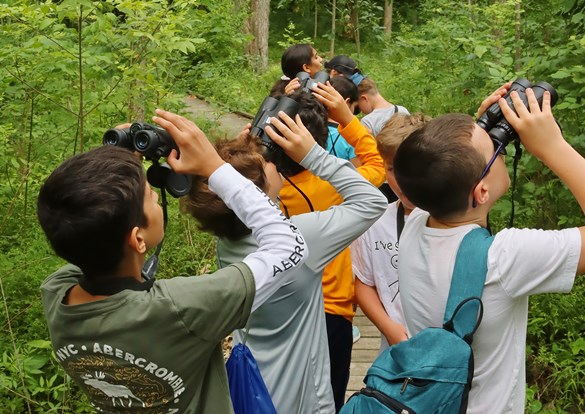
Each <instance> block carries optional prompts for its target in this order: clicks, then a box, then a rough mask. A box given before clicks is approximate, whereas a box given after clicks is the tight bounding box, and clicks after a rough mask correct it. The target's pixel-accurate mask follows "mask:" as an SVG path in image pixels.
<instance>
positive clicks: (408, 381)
mask: <svg viewBox="0 0 585 414" xmlns="http://www.w3.org/2000/svg"><path fill="white" fill-rule="evenodd" d="M430 382H431V381H429V380H422V379H416V378H412V377H408V378H406V379H405V380H404V382H403V383H402V387H400V394H404V391H406V387H408V384H412V385H413V386H415V387H424V386H425V385H427V384H429V383H430Z"/></svg>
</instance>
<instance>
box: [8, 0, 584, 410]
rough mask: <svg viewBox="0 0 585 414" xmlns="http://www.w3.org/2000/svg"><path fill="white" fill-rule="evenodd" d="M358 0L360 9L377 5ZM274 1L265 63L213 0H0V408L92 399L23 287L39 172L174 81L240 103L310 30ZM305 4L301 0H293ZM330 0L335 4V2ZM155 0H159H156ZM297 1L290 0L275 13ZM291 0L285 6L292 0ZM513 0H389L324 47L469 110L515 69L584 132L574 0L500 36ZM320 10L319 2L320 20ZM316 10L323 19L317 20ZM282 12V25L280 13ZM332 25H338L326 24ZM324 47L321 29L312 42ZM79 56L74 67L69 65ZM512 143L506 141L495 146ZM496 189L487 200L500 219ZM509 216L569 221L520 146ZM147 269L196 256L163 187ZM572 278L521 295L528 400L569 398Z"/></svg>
mask: <svg viewBox="0 0 585 414" xmlns="http://www.w3.org/2000/svg"><path fill="white" fill-rule="evenodd" d="M360 1H361V2H364V3H368V4H367V5H366V6H367V7H364V8H363V10H367V11H368V14H367V16H366V17H364V18H367V21H368V23H369V24H370V25H371V24H372V22H374V21H375V19H374V17H375V12H376V10H379V4H378V2H377V1H375V0H360ZM305 3H307V7H300V9H298V7H299V5H298V4H296V3H295V4H294V5H293V4H292V3H291V2H287V1H280V2H278V6H279V8H277V9H275V10H273V13H272V16H271V18H272V19H274V21H275V24H274V27H277V28H278V31H273V33H272V34H271V44H272V47H271V52H270V53H271V65H270V68H269V70H268V71H267V72H265V73H263V74H257V73H255V72H254V71H253V70H252V69H251V68H250V64H249V62H248V60H247V59H246V58H245V57H244V56H243V53H242V50H243V48H242V45H243V42H244V41H245V37H244V36H243V35H238V33H240V27H241V22H242V19H243V16H242V15H241V13H239V12H237V11H236V10H234V9H233V2H231V1H227V0H213V1H212V0H202V1H196V0H186V1H181V2H168V1H166V0H165V1H163V0H158V1H124V0H108V1H101V2H96V1H90V0H77V1H62V2H54V3H53V2H51V1H44V2H32V1H24V0H21V1H16V2H15V1H11V2H4V1H2V0H0V21H1V22H2V25H1V26H0V27H1V28H0V30H1V34H2V36H0V45H1V47H0V91H1V94H0V109H1V110H2V114H3V117H2V118H1V119H0V148H2V157H0V174H1V175H2V179H1V180H0V234H1V235H2V236H1V238H0V252H1V256H0V257H1V258H0V288H1V289H0V295H1V298H2V300H1V302H0V303H1V305H2V306H1V307H2V311H1V312H0V326H1V333H0V349H1V350H2V351H1V352H2V359H1V360H0V390H1V391H0V407H2V408H3V412H12V413H21V412H39V413H45V412H79V413H82V412H91V407H90V406H89V405H88V404H87V402H86V401H85V400H84V399H83V398H82V397H80V395H79V392H78V391H76V389H75V387H72V386H71V384H70V382H69V381H68V380H67V378H66V377H65V376H64V375H63V372H62V370H61V369H60V368H59V367H58V365H57V364H56V362H55V359H54V358H53V357H52V355H51V352H50V348H49V344H48V342H47V339H48V335H47V331H46V327H45V324H44V322H43V318H42V309H41V305H40V301H39V293H38V286H39V284H40V282H41V280H42V279H43V278H44V277H45V276H46V274H47V273H49V272H50V271H52V270H54V269H56V268H57V267H58V266H59V264H60V263H61V262H60V260H59V259H57V258H55V257H54V256H53V255H52V253H51V251H50V249H49V247H48V246H47V244H46V242H45V240H44V238H43V237H42V235H41V232H40V229H39V228H38V225H37V224H36V219H35V214H34V210H35V200H36V193H37V191H38V187H39V184H40V182H41V181H42V179H43V178H44V177H45V176H46V175H47V174H48V173H49V172H50V171H51V170H52V169H53V168H54V167H55V166H56V165H57V164H58V163H59V162H60V161H61V160H63V159H64V158H66V157H68V156H70V155H71V154H73V153H75V152H79V151H82V150H86V149H88V148H91V147H95V146H97V145H100V140H101V134H102V132H103V131H104V130H105V129H106V128H108V127H110V126H111V125H114V124H116V123H119V122H122V121H125V120H128V119H139V118H141V117H143V116H145V117H146V118H148V116H149V114H151V113H152V111H153V109H154V108H155V107H157V106H163V107H165V108H168V109H179V108H180V107H181V98H182V96H183V95H184V94H185V93H186V92H193V93H196V94H199V95H203V96H206V97H208V98H209V99H211V100H213V101H214V102H216V103H218V104H220V105H221V106H222V107H224V108H229V109H231V110H235V109H237V110H243V111H246V112H249V113H254V112H255V110H256V108H257V105H258V104H259V103H260V102H261V100H262V99H263V98H264V96H265V95H266V94H267V91H268V90H269V88H270V86H271V85H272V83H273V82H274V80H275V79H277V78H278V77H280V65H279V58H280V54H281V53H282V51H283V50H284V45H285V44H287V43H291V42H294V41H298V40H301V39H302V38H304V37H306V36H307V35H309V36H310V35H311V34H312V29H311V28H310V27H309V25H308V23H306V22H309V21H311V20H310V17H309V14H308V12H309V11H310V7H311V6H308V4H309V2H305ZM310 3H311V4H313V3H312V2H310ZM338 3H339V4H341V5H342V6H343V5H345V4H346V3H347V2H344V1H342V0H338ZM169 4H170V6H169ZM289 6H290V7H297V10H296V11H299V10H301V11H303V10H304V11H305V12H306V14H305V15H302V13H301V19H300V20H299V21H295V24H296V28H295V26H292V27H291V26H289V23H290V19H291V18H292V17H291V16H293V14H291V13H289V8H290V7H289ZM301 6H302V5H301ZM515 6H516V2H514V1H496V2H494V1H487V0H485V1H472V2H468V1H457V2H454V1H451V2H445V1H439V0H420V1H414V0H413V1H408V2H404V4H400V5H398V4H397V5H395V7H396V13H395V22H394V25H395V27H397V28H398V30H396V31H395V32H394V33H393V36H392V38H390V39H389V38H383V37H382V36H381V31H380V30H379V28H378V27H371V28H369V29H365V30H363V33H362V37H361V38H362V42H363V44H362V49H361V55H360V56H356V54H355V50H356V49H355V47H354V45H353V44H352V43H350V42H349V41H347V40H346V41H344V40H341V41H338V43H337V45H338V50H337V52H338V53H343V52H345V53H347V54H350V55H352V56H355V57H356V58H357V60H358V61H359V64H360V67H362V68H363V70H364V72H365V73H366V74H367V75H368V76H371V77H372V78H373V79H375V80H376V81H377V82H378V84H379V86H380V89H381V91H382V93H383V95H384V96H386V97H388V98H389V99H390V100H392V101H394V102H396V103H399V104H401V105H404V106H406V107H407V108H409V109H410V110H411V111H424V112H426V113H428V114H430V115H433V116H434V115H438V114H441V113H444V112H452V111H457V112H467V113H470V114H473V113H474V112H475V110H476V108H477V106H478V104H479V102H480V101H481V100H482V99H483V97H484V96H486V95H487V94H488V93H489V92H491V91H492V90H493V89H495V88H496V87H497V86H499V85H500V84H502V83H503V82H504V81H505V80H509V79H513V78H515V77H518V76H525V77H527V78H529V79H532V80H535V81H537V80H546V81H548V82H550V83H552V84H553V85H554V86H555V87H556V88H557V90H558V92H559V95H560V97H561V99H560V101H559V104H557V106H556V107H555V109H554V112H555V115H556V116H557V118H558V119H559V121H560V123H561V125H562V126H563V131H564V133H565V136H566V138H567V139H568V140H569V141H570V142H571V143H572V144H573V145H575V146H577V148H579V149H580V150H582V149H583V147H584V145H585V132H584V131H583V126H582V125H583V121H582V119H583V118H584V115H585V114H584V113H583V109H582V105H583V94H584V92H585V66H584V65H583V62H584V61H585V38H584V37H583V32H584V31H583V26H584V21H585V19H584V12H583V9H584V8H585V3H584V2H583V1H569V2H566V1H561V0H553V1H545V0H540V1H536V0H534V1H525V2H523V3H522V10H523V13H522V15H521V23H520V31H519V34H520V37H519V39H517V38H516V37H515V35H516V28H515V19H516V9H515ZM328 18H330V17H329V16H328V15H327V14H326V13H323V10H321V14H320V19H321V21H320V23H319V30H320V33H321V32H322V31H323V28H326V27H328V26H327V24H328V23H327V21H326V20H327V19H328ZM323 21H324V23H323ZM285 27H288V31H287V32H281V31H280V29H281V28H285ZM339 34H340V35H344V34H346V31H344V30H343V29H340V33H339ZM315 45H316V47H317V49H318V50H320V51H321V52H323V51H324V50H327V49H328V48H329V37H326V36H320V37H318V39H316V40H315ZM80 67H82V71H80V70H79V68H80ZM512 152H513V151H512ZM510 207H511V202H510V197H508V198H506V199H504V200H502V201H501V202H500V203H499V204H498V206H497V207H496V209H495V211H494V213H493V214H492V217H491V221H492V225H493V227H494V228H496V229H497V228H502V227H504V226H505V225H506V223H507V221H508V216H509V214H510ZM515 207H516V209H515V223H516V224H517V225H519V226H534V227H543V228H554V227H559V226H560V227H567V226H574V225H582V224H583V215H582V213H581V210H580V208H579V207H578V205H577V204H576V203H575V202H574V200H573V197H572V196H571V195H570V193H569V192H568V191H567V190H566V189H565V188H564V187H563V186H562V185H561V183H560V182H559V180H558V179H557V178H556V177H554V176H553V175H552V174H551V172H550V171H548V170H547V169H546V168H543V167H542V165H541V163H540V162H538V161H537V160H535V159H534V158H533V157H531V156H529V155H524V156H523V157H522V159H521V161H520V165H519V168H518V182H517V191H516V195H515ZM167 234H168V237H167V241H166V242H165V247H164V249H163V255H162V258H161V259H162V262H161V267H160V274H164V275H165V276H169V277H171V276H174V275H178V274H198V273H201V271H202V270H204V269H208V268H213V266H214V264H213V248H212V242H211V240H210V238H209V237H208V236H206V235H204V234H202V233H200V232H198V231H197V229H196V226H195V225H194V223H193V222H192V221H189V220H187V219H186V218H184V217H183V216H181V215H180V214H179V212H178V209H177V207H176V202H174V201H171V207H170V223H169V229H168V232H167ZM583 309H585V283H584V281H583V280H579V281H578V282H577V284H576V286H575V289H574V293H572V294H570V295H543V296H540V297H535V298H533V299H531V308H530V313H531V318H530V323H529V326H528V344H529V347H528V370H527V371H528V372H527V373H528V378H527V380H528V382H529V386H530V388H529V392H528V402H529V403H528V406H527V412H530V413H537V412H543V413H563V412H566V413H578V412H583V411H585V400H584V397H583V396H584V395H585V388H584V387H585V385H584V384H585V381H584V380H583V379H584V377H585V339H584V338H583V332H584V331H585V317H584V316H583V311H582V310H583Z"/></svg>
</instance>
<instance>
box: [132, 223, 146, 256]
mask: <svg viewBox="0 0 585 414" xmlns="http://www.w3.org/2000/svg"><path fill="white" fill-rule="evenodd" d="M128 246H129V247H130V248H131V249H132V250H134V251H135V252H136V253H139V254H144V253H146V241H145V240H144V236H143V234H142V230H141V229H140V227H133V228H132V230H131V231H130V234H129V235H128Z"/></svg>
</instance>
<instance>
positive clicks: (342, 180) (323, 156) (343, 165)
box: [267, 113, 388, 271]
mask: <svg viewBox="0 0 585 414" xmlns="http://www.w3.org/2000/svg"><path fill="white" fill-rule="evenodd" d="M279 116H280V118H281V119H282V120H283V121H284V122H281V121H279V120H278V119H275V118H273V119H272V120H271V122H272V125H274V126H275V127H276V128H278V129H279V130H280V132H281V133H282V134H283V136H280V135H278V134H277V133H276V132H274V131H273V130H271V129H270V128H267V132H268V134H269V135H270V138H272V140H273V141H274V142H275V143H276V144H278V145H279V146H280V147H281V148H283V149H284V151H285V152H286V153H287V154H288V156H289V157H291V158H292V159H293V160H295V161H297V162H299V163H300V164H301V165H302V166H303V167H305V168H307V169H308V170H309V171H311V172H312V173H313V174H315V175H317V176H319V177H320V178H321V179H323V180H326V181H329V183H330V184H331V185H332V186H333V187H335V189H336V190H337V192H338V193H339V194H341V196H342V197H343V199H344V201H343V203H342V204H341V205H339V206H334V207H331V208H329V209H328V210H326V211H320V212H317V211H316V212H312V213H306V214H301V215H298V216H295V217H294V218H293V222H294V223H295V224H297V226H298V227H299V229H301V231H302V233H303V236H305V239H306V241H307V244H308V245H310V246H319V252H318V253H317V252H314V253H315V254H313V255H312V256H311V257H310V258H309V260H308V261H307V264H308V265H309V266H310V267H311V268H312V269H313V270H315V271H320V270H322V269H323V268H324V267H325V266H326V265H327V264H328V263H329V262H330V261H331V260H332V259H333V258H334V257H335V256H336V255H337V254H339V252H341V251H342V250H343V249H344V248H346V247H347V246H349V244H350V243H351V242H352V241H353V240H354V239H356V238H357V237H359V236H360V235H361V234H362V233H363V232H365V231H366V230H367V229H368V228H369V227H370V226H371V225H372V224H373V223H374V222H375V221H376V220H377V219H378V218H379V217H380V216H381V215H382V214H383V213H384V210H385V209H386V206H387V204H388V203H387V200H386V198H385V197H384V195H383V194H382V193H381V192H380V191H378V189H377V188H375V187H373V186H372V185H371V184H370V183H368V182H367V181H366V180H365V179H364V178H363V177H362V176H361V175H360V174H359V173H357V172H356V170H355V169H354V168H353V166H352V165H351V164H350V163H349V161H344V160H340V159H338V158H337V157H335V156H333V155H329V154H327V152H326V151H325V150H324V149H323V148H321V147H319V146H318V145H316V144H315V141H314V140H313V137H312V136H311V135H310V133H309V132H308V131H307V129H306V128H305V127H304V125H303V124H302V122H301V120H300V118H298V117H297V119H296V122H295V121H293V120H292V119H291V118H289V117H288V116H287V115H286V114H284V113H280V114H279ZM308 148H310V151H309V152H308V154H307V153H306V151H307V149H308ZM305 154H306V155H305ZM312 243H314V244H312Z"/></svg>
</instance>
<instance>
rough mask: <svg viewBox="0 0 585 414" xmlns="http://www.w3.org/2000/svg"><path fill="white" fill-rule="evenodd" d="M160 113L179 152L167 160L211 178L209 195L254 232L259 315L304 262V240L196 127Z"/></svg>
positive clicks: (251, 258)
mask: <svg viewBox="0 0 585 414" xmlns="http://www.w3.org/2000/svg"><path fill="white" fill-rule="evenodd" d="M156 113H157V115H158V117H154V118H153V120H154V121H155V122H156V123H158V124H159V125H160V126H162V127H163V128H165V129H166V130H167V131H168V132H169V133H170V134H171V136H172V137H173V139H174V140H175V142H176V143H177V146H178V147H179V150H180V154H177V152H176V151H173V152H171V154H170V155H169V157H168V163H169V165H170V166H171V167H172V168H173V170H174V171H175V172H178V173H187V174H193V175H200V176H203V177H208V178H209V187H210V188H211V190H212V191H214V192H215V193H216V194H217V195H218V196H219V197H220V198H221V199H222V200H223V201H224V202H225V203H226V205H227V206H228V207H229V208H230V209H232V210H233V211H234V213H235V214H236V215H237V216H238V218H239V219H240V220H242V222H243V223H244V224H245V225H246V226H247V227H248V228H250V229H251V230H252V235H253V237H254V238H255V239H256V242H257V243H258V249H257V250H256V251H255V252H253V253H251V254H249V255H248V256H246V257H245V258H244V259H243V262H244V263H245V264H246V265H248V267H249V268H250V269H251V271H252V274H253V275H254V280H255V283H256V296H255V297H254V305H253V309H255V308H256V307H258V306H260V304H261V303H262V302H263V301H265V300H266V299H267V298H269V297H270V296H271V295H272V294H273V293H274V292H275V291H276V290H277V289H278V288H279V287H280V286H281V285H282V283H284V282H285V279H286V278H285V277H283V276H285V275H286V274H287V272H290V271H291V269H294V268H295V267H296V266H298V265H299V264H301V263H302V262H303V261H304V260H305V258H306V257H307V255H308V250H307V247H306V245H305V241H304V239H303V237H302V236H301V235H300V233H299V232H298V231H297V229H296V227H295V226H294V225H293V224H292V223H291V222H290V221H289V220H288V219H287V218H286V217H285V216H284V215H283V214H282V213H281V211H280V210H279V209H278V207H277V206H276V205H275V204H274V203H273V202H272V201H271V200H270V199H269V198H268V197H267V196H266V194H264V192H262V191H261V190H260V189H259V188H258V187H256V186H255V185H254V184H253V183H252V182H251V181H250V180H248V179H246V178H244V177H243V176H242V175H240V174H239V173H238V172H237V171H236V170H235V169H234V168H233V167H232V166H231V165H229V164H226V163H225V161H223V160H222V159H221V157H220V156H219V154H218V153H217V151H216V150H215V148H214V147H213V145H211V143H210V142H209V141H208V140H207V138H206V136H205V134H204V133H203V132H202V131H201V130H200V129H199V128H198V127H197V126H196V125H195V124H194V123H193V122H191V121H189V120H187V119H186V118H183V117H182V116H179V115H176V114H173V113H170V112H166V111H162V110H157V111H156Z"/></svg>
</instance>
